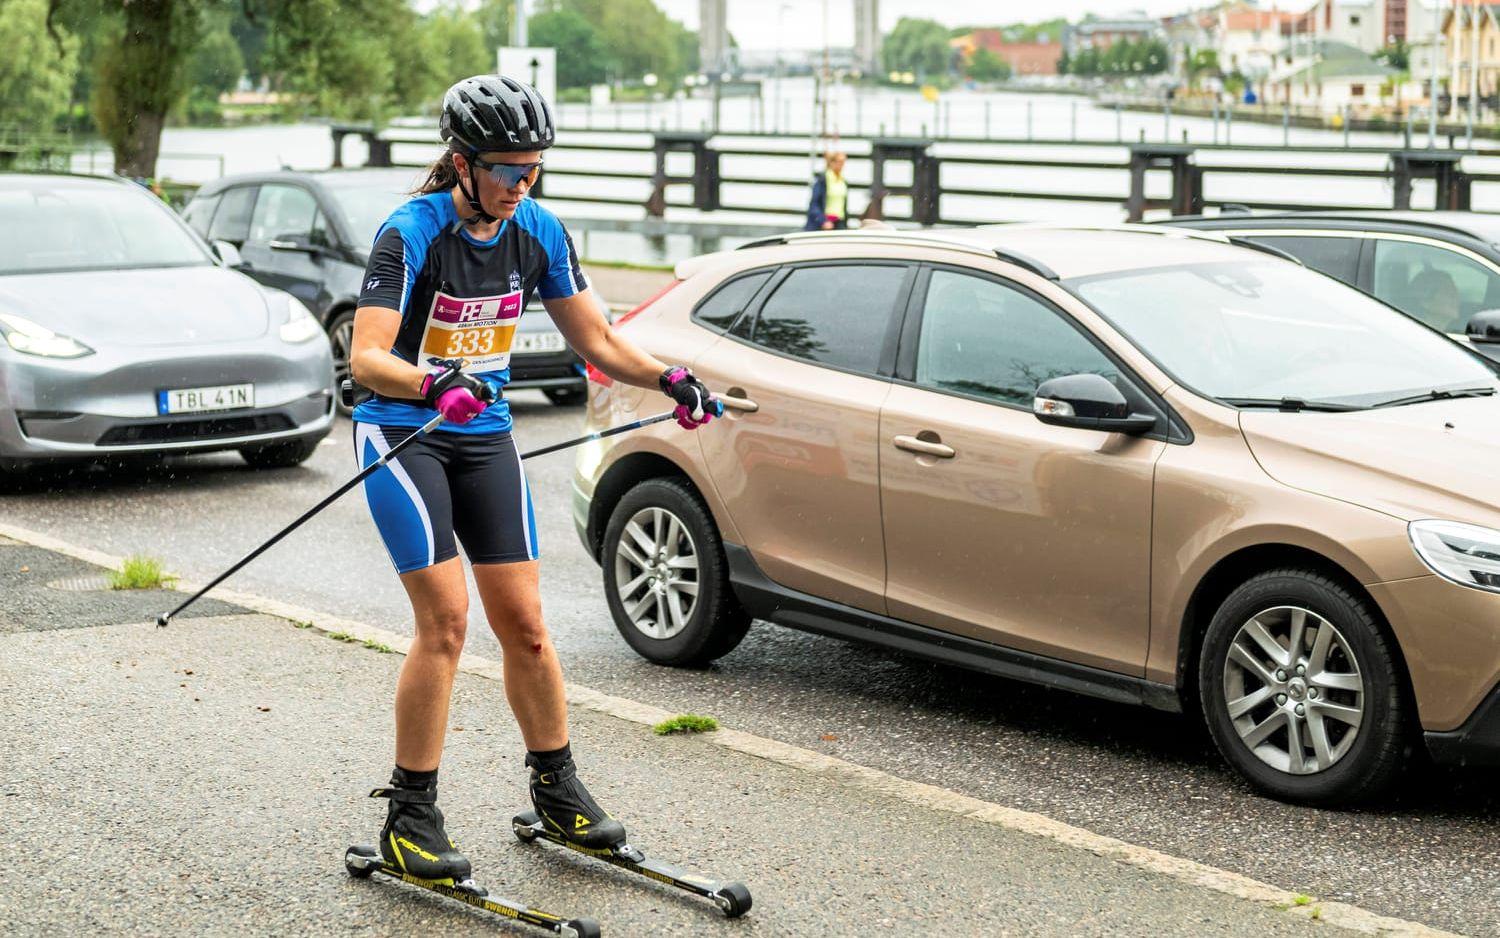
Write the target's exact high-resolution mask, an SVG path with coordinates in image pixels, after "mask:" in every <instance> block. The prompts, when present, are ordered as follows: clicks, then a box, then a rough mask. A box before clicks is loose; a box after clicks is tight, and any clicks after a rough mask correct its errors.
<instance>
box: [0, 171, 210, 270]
mask: <svg viewBox="0 0 1500 938" xmlns="http://www.w3.org/2000/svg"><path fill="white" fill-rule="evenodd" d="M212 263H213V258H212V256H211V255H209V254H208V252H207V251H206V250H205V249H204V248H203V246H202V245H200V244H199V243H198V241H197V240H196V239H195V238H194V237H193V236H192V234H190V233H189V232H188V230H187V229H186V228H185V227H183V225H182V224H181V223H180V222H178V221H177V219H176V218H174V217H173V216H172V212H171V210H170V209H168V208H167V207H166V206H164V205H162V204H160V203H159V202H157V201H156V199H155V198H154V197H153V196H151V195H149V194H147V193H146V191H145V190H143V189H137V188H136V187H134V186H129V187H127V186H123V185H107V184H102V183H101V184H90V185H74V184H67V185H59V186H51V187H49V186H45V185H36V186H31V185H28V186H24V187H18V188H0V274H39V273H48V272H51V271H62V270H68V271H74V270H119V269H122V268H140V267H189V266H207V265H209V264H212Z"/></svg>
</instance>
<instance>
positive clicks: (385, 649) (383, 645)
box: [365, 638, 396, 655]
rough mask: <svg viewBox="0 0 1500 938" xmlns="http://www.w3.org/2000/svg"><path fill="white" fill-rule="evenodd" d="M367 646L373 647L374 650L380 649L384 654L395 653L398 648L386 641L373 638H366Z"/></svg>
mask: <svg viewBox="0 0 1500 938" xmlns="http://www.w3.org/2000/svg"><path fill="white" fill-rule="evenodd" d="M365 647H366V648H369V649H371V650H372V651H378V652H380V653H381V654H382V655H389V654H393V653H394V652H395V651H396V649H394V648H392V647H391V646H389V645H387V644H386V643H385V642H377V641H375V639H373V638H367V639H365Z"/></svg>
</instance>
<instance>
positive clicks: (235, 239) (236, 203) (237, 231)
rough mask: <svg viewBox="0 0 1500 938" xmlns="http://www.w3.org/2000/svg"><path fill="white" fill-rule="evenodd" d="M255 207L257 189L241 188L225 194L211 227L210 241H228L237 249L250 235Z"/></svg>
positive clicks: (209, 232)
mask: <svg viewBox="0 0 1500 938" xmlns="http://www.w3.org/2000/svg"><path fill="white" fill-rule="evenodd" d="M254 206H255V187H254V186H241V187H239V188H235V189H230V190H229V191H228V192H226V193H224V201H223V202H221V203H219V210H218V211H217V212H215V213H214V221H213V224H212V225H210V226H209V229H208V238H209V240H210V241H228V242H230V243H231V244H233V245H235V246H236V247H238V246H240V245H241V244H244V243H245V238H246V237H247V236H248V235H249V234H250V210H251V209H252V208H253V207H254Z"/></svg>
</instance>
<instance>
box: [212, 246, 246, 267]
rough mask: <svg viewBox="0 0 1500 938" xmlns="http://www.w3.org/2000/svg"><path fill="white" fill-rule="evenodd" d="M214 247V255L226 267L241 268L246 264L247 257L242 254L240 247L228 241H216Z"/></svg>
mask: <svg viewBox="0 0 1500 938" xmlns="http://www.w3.org/2000/svg"><path fill="white" fill-rule="evenodd" d="M212 247H213V249H214V256H215V257H217V258H218V259H219V263H221V264H223V265H224V266H225V267H229V268H231V269H233V270H239V269H240V268H242V267H244V266H245V259H244V258H243V257H241V256H240V249H239V248H237V247H235V246H234V245H233V244H230V243H229V242H228V241H215V242H214V243H213V245H212Z"/></svg>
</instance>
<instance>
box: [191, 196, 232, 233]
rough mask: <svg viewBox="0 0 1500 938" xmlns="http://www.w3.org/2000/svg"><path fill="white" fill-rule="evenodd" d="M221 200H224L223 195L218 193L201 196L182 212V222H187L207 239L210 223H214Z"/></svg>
mask: <svg viewBox="0 0 1500 938" xmlns="http://www.w3.org/2000/svg"><path fill="white" fill-rule="evenodd" d="M221 198H223V194H222V193H218V192H216V193H214V194H213V195H205V196H199V197H198V198H196V199H194V200H193V201H192V202H189V203H188V207H187V208H185V209H183V210H182V220H183V221H185V222H187V223H188V225H189V226H190V227H191V228H192V229H193V230H194V231H196V232H198V234H200V235H202V236H203V237H205V238H207V237H208V223H209V222H211V221H213V218H214V209H216V208H218V207H219V199H221Z"/></svg>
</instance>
